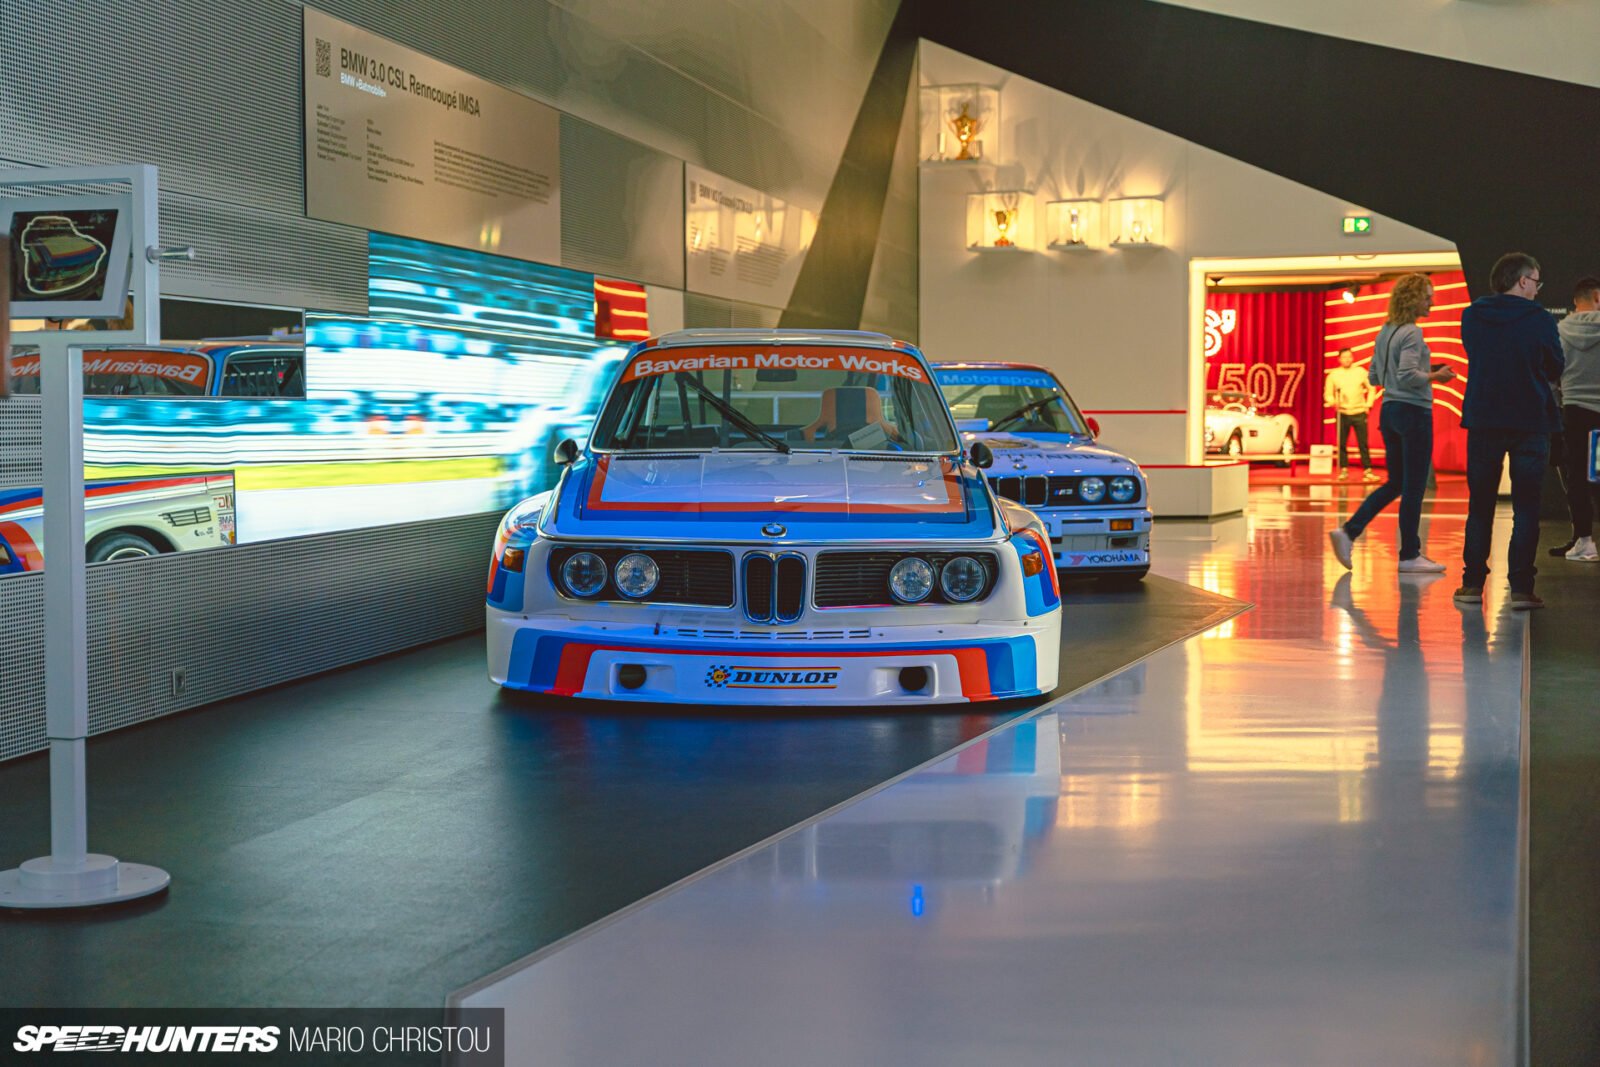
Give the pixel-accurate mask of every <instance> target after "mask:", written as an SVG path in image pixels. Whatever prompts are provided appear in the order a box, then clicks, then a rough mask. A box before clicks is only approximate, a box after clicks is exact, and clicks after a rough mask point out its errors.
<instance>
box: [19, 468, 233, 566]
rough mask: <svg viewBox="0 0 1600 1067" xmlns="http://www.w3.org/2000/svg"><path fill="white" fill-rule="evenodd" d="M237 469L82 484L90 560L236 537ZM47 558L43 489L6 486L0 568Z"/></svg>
mask: <svg viewBox="0 0 1600 1067" xmlns="http://www.w3.org/2000/svg"><path fill="white" fill-rule="evenodd" d="M233 493H234V490H233V472H232V471H208V472H204V473H199V474H176V475H156V476H150V477H141V478H121V479H109V480H104V481H91V482H86V483H85V484H84V498H85V499H84V506H83V514H84V545H85V549H84V555H85V559H86V560H87V561H88V562H90V563H107V562H111V561H113V560H122V559H139V558H142V557H145V556H156V555H162V554H165V553H168V552H190V551H193V550H195V549H200V548H218V547H221V546H225V545H231V544H233V543H234V542H235V541H237V540H238V528H237V526H236V523H235V517H236V509H235V507H234V496H233ZM43 566H44V495H43V492H42V491H41V490H39V489H6V490H0V574H12V573H20V572H23V571H36V570H39V569H41V568H42V567H43Z"/></svg>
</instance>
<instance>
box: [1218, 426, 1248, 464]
mask: <svg viewBox="0 0 1600 1067" xmlns="http://www.w3.org/2000/svg"><path fill="white" fill-rule="evenodd" d="M1223 450H1224V451H1226V452H1227V454H1228V458H1229V459H1243V458H1244V437H1243V436H1242V435H1241V434H1240V433H1239V431H1238V430H1235V431H1233V436H1232V437H1230V438H1228V443H1227V444H1226V445H1224V446H1223Z"/></svg>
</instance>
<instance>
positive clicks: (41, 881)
mask: <svg viewBox="0 0 1600 1067" xmlns="http://www.w3.org/2000/svg"><path fill="white" fill-rule="evenodd" d="M171 882H172V875H170V874H168V873H167V872H166V871H164V870H162V869H161V868H159V867H149V866H146V865H145V864H143V863H119V862H118V861H117V859H116V858H115V857H113V856H105V855H101V854H99V853H93V852H91V853H90V854H89V855H87V856H85V857H84V860H83V862H82V863H77V864H68V863H63V862H60V861H58V860H56V859H55V858H54V857H52V856H42V857H40V858H39V859H32V860H28V861H27V862H26V863H24V864H23V865H22V866H21V867H17V868H14V869H12V870H9V871H0V908H31V909H43V908H92V907H95V906H97V905H100V904H118V903H121V902H123V901H128V900H137V899H139V898H140V897H147V896H150V895H151V894H152V893H159V892H161V891H162V890H163V889H165V888H167V886H168V885H170V884H171Z"/></svg>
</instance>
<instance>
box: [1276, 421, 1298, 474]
mask: <svg viewBox="0 0 1600 1067" xmlns="http://www.w3.org/2000/svg"><path fill="white" fill-rule="evenodd" d="M1295 451H1296V441H1295V439H1294V431H1293V430H1291V431H1289V432H1288V433H1286V434H1284V435H1283V444H1281V445H1279V446H1278V462H1280V463H1282V464H1283V465H1284V466H1285V467H1291V468H1292V467H1293V466H1294V454H1295Z"/></svg>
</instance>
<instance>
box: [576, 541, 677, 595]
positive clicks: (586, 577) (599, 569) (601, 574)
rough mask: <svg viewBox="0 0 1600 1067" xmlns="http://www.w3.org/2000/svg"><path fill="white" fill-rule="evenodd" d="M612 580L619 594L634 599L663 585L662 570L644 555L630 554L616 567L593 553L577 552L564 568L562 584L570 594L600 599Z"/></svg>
mask: <svg viewBox="0 0 1600 1067" xmlns="http://www.w3.org/2000/svg"><path fill="white" fill-rule="evenodd" d="M607 578H610V579H611V581H612V583H613V584H614V585H615V586H616V587H617V592H619V593H621V594H622V595H623V596H625V597H628V598H630V599H632V600H638V599H639V598H641V597H647V596H649V595H650V594H651V593H653V592H655V588H656V586H657V585H658V584H660V582H661V568H660V567H658V566H657V565H656V561H655V560H653V559H651V558H650V557H649V556H647V555H645V554H644V553H643V552H630V553H628V554H627V555H626V556H623V557H622V558H621V559H619V560H617V565H616V566H615V567H614V568H608V567H607V566H606V561H605V560H603V559H601V558H600V557H599V556H598V555H596V554H595V553H593V552H574V553H573V554H572V555H571V556H570V557H568V559H567V561H566V562H565V563H563V564H562V565H561V584H562V585H563V586H564V587H565V588H566V591H567V592H568V593H571V594H572V595H573V596H575V597H581V598H584V599H587V598H589V597H593V596H598V595H599V594H600V593H601V592H602V591H603V590H604V589H605V587H606V579H607Z"/></svg>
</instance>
